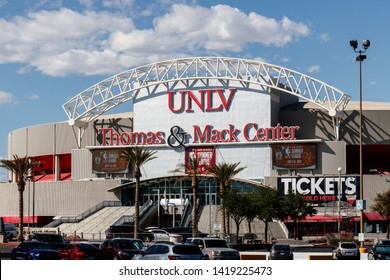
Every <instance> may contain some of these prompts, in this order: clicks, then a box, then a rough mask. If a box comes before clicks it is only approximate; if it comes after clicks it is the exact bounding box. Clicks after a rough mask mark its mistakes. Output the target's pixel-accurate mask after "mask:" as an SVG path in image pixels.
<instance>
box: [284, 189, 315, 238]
mask: <svg viewBox="0 0 390 280" xmlns="http://www.w3.org/2000/svg"><path fill="white" fill-rule="evenodd" d="M281 210H282V212H281V218H282V219H288V218H290V219H291V220H293V222H294V239H297V237H298V236H299V229H298V222H299V221H302V220H304V219H305V218H306V216H313V215H315V214H316V213H317V210H316V209H314V207H313V206H311V205H310V204H309V203H307V202H306V200H305V198H304V196H303V195H302V194H299V193H295V192H293V191H292V190H291V189H290V190H289V191H288V194H287V195H285V196H283V197H282V208H281Z"/></svg>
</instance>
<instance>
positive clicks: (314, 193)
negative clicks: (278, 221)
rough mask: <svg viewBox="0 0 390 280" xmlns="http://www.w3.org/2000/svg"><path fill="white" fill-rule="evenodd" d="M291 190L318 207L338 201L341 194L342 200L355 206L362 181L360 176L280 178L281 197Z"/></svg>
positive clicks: (279, 189) (279, 190)
mask: <svg viewBox="0 0 390 280" xmlns="http://www.w3.org/2000/svg"><path fill="white" fill-rule="evenodd" d="M339 182H340V183H341V184H340V185H341V189H340V188H339ZM289 190H292V191H293V192H296V193H300V194H302V195H303V196H304V197H305V199H306V201H308V202H310V203H313V204H315V205H318V206H320V205H325V204H328V203H330V202H336V201H338V195H339V193H341V198H340V200H341V201H345V202H348V203H349V204H350V205H351V206H354V205H355V203H356V200H357V199H360V180H359V176H342V177H340V178H339V177H338V176H329V177H279V178H278V193H279V195H286V194H288V192H289ZM339 190H340V191H339Z"/></svg>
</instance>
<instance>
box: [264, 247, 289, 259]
mask: <svg viewBox="0 0 390 280" xmlns="http://www.w3.org/2000/svg"><path fill="white" fill-rule="evenodd" d="M269 259H270V260H293V259H294V253H293V250H292V249H291V246H290V245H289V244H273V245H272V247H271V250H270V253H269Z"/></svg>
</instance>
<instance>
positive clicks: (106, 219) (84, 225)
mask: <svg viewBox="0 0 390 280" xmlns="http://www.w3.org/2000/svg"><path fill="white" fill-rule="evenodd" d="M134 211H135V208H134V207H130V206H120V207H105V208H103V209H101V210H100V211H98V212H96V213H94V214H93V215H91V216H89V217H88V218H86V219H84V220H82V221H80V222H78V223H63V224H61V225H60V226H59V230H60V232H61V233H62V234H65V235H66V236H68V235H69V236H73V235H74V232H76V234H77V235H78V236H80V237H82V238H85V239H105V231H106V230H107V229H108V228H109V227H110V226H111V225H112V224H113V223H115V222H116V221H117V220H118V219H119V218H120V217H122V216H124V215H130V216H131V215H133V214H134Z"/></svg>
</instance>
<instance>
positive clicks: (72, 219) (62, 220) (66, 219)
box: [45, 201, 122, 228]
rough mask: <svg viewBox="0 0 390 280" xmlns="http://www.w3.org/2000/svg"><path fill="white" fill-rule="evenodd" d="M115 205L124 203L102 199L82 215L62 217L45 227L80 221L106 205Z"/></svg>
mask: <svg viewBox="0 0 390 280" xmlns="http://www.w3.org/2000/svg"><path fill="white" fill-rule="evenodd" d="M115 206H122V203H121V202H120V201H102V202H100V203H99V204H97V205H95V206H93V207H91V208H90V209H88V210H86V211H84V212H83V213H81V214H80V215H77V216H75V217H61V218H59V219H56V220H54V221H52V222H51V223H49V224H47V225H46V226H45V227H49V228H50V227H51V228H53V227H58V226H59V225H60V224H62V223H78V222H80V221H82V220H84V219H85V218H87V217H89V216H91V215H92V214H95V213H96V212H98V211H100V210H102V209H103V208H104V207H115Z"/></svg>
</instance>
